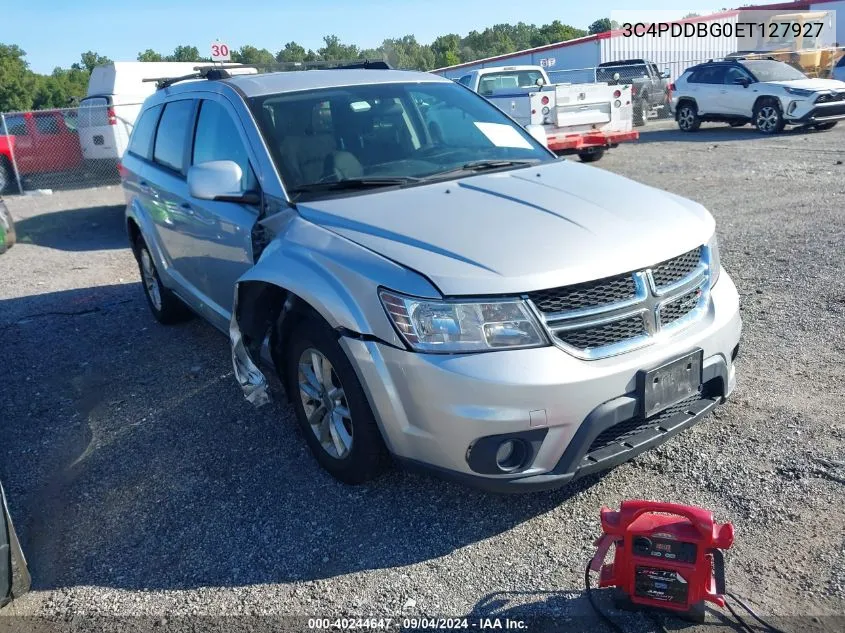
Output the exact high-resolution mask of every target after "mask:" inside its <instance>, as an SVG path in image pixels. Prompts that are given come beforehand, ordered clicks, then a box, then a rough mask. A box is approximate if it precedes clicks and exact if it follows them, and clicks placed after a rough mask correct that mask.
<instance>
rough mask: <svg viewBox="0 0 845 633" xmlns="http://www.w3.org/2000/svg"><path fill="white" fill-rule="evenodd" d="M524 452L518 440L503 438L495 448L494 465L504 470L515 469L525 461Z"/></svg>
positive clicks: (522, 445) (510, 470) (522, 444)
mask: <svg viewBox="0 0 845 633" xmlns="http://www.w3.org/2000/svg"><path fill="white" fill-rule="evenodd" d="M526 452H527V451H526V449H525V444H524V443H523V442H521V441H520V440H505V441H504V442H502V443H501V444H499V448H498V449H497V450H496V466H498V467H499V469H500V470H503V471H505V472H512V471H514V470H517V469H518V468H520V467H521V466H522V465H523V464H524V463H525V455H526Z"/></svg>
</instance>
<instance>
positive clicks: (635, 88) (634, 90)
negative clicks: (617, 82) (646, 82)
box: [631, 84, 637, 97]
mask: <svg viewBox="0 0 845 633" xmlns="http://www.w3.org/2000/svg"><path fill="white" fill-rule="evenodd" d="M635 94H637V87H636V86H635V85H634V84H631V96H632V97H633V96H634V95H635Z"/></svg>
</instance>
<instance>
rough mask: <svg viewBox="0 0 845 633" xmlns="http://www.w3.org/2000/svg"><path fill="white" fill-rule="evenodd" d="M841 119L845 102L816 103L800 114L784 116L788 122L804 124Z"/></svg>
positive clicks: (844, 113) (844, 112) (844, 115)
mask: <svg viewBox="0 0 845 633" xmlns="http://www.w3.org/2000/svg"><path fill="white" fill-rule="evenodd" d="M843 119H845V102H838V103H828V104H824V105H818V106H816V107H814V108H812V109H811V110H810V111H809V112H806V113H805V114H802V115H801V116H798V117H789V116H787V118H786V120H787V121H788V122H789V123H798V124H806V125H810V124H813V123H827V122H828V121H841V120H843Z"/></svg>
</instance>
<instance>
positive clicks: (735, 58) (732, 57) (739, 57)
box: [707, 53, 778, 64]
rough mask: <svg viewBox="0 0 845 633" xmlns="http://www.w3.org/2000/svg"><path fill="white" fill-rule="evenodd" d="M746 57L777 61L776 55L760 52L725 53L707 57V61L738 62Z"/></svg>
mask: <svg viewBox="0 0 845 633" xmlns="http://www.w3.org/2000/svg"><path fill="white" fill-rule="evenodd" d="M746 59H752V60H753V59H770V60H772V61H778V59H777V58H776V57H773V56H771V55H764V54H762V53H760V54H757V53H743V54H742V55H725V56H724V57H714V58H713V59H708V60H707V63H708V64H709V63H710V62H723V61H724V62H739V61H743V60H746Z"/></svg>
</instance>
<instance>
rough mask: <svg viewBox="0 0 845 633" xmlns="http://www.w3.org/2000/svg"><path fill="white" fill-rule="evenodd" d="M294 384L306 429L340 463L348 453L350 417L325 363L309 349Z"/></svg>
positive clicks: (340, 388) (336, 381) (331, 369)
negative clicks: (305, 420)
mask: <svg viewBox="0 0 845 633" xmlns="http://www.w3.org/2000/svg"><path fill="white" fill-rule="evenodd" d="M297 383H298V385H299V396H300V398H301V399H302V406H303V408H304V409H305V417H306V418H307V420H308V426H310V427H311V431H312V432H313V433H314V435H315V436H316V437H317V440H318V441H319V442H320V446H322V447H323V450H324V451H326V453H328V454H329V455H330V456H332V457H334V458H335V459H344V458H345V457H346V456H348V455H349V453H350V451H351V450H352V415H351V413H350V411H349V404H348V402H347V401H346V394H345V393H344V391H343V385H341V384H340V380H339V378H338V376H337V373H336V372H335V370H334V367H332V364H331V362H330V361H329V359H328V358H326V356H325V355H324V354H323V353H322V352H320V351H319V350H316V349H314V348H313V347H309V348H308V349H306V350H305V351H304V352H302V354H301V356H300V357H299V371H298V376H297Z"/></svg>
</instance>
